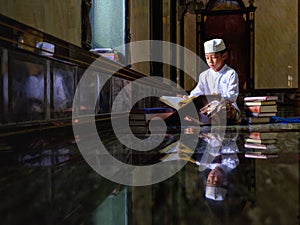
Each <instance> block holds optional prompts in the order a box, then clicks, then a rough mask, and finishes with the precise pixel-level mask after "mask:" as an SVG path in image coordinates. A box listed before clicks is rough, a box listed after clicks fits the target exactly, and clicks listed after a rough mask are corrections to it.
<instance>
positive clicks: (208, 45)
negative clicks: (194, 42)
mask: <svg viewBox="0 0 300 225" xmlns="http://www.w3.org/2000/svg"><path fill="white" fill-rule="evenodd" d="M224 49H226V46H225V43H224V41H223V40H222V39H212V40H210V41H206V42H205V43H204V53H213V52H220V51H223V50H224Z"/></svg>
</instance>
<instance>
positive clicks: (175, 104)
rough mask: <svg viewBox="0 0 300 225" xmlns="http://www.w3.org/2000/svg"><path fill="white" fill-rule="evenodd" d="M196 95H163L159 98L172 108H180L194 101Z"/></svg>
mask: <svg viewBox="0 0 300 225" xmlns="http://www.w3.org/2000/svg"><path fill="white" fill-rule="evenodd" d="M194 98H196V97H194V96H193V97H191V98H182V97H178V96H162V97H160V98H159V100H160V101H161V102H163V103H165V104H167V105H168V106H171V107H172V108H174V109H176V110H179V109H180V108H181V107H183V106H184V105H186V104H187V103H189V102H192V101H193V99H194Z"/></svg>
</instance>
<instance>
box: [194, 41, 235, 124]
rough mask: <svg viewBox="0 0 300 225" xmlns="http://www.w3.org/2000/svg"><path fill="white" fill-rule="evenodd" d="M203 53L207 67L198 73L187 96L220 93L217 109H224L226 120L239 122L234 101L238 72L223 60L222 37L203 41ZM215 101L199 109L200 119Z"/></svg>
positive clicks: (224, 49)
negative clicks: (196, 80)
mask: <svg viewBox="0 0 300 225" xmlns="http://www.w3.org/2000/svg"><path fill="white" fill-rule="evenodd" d="M204 53H205V59H206V63H207V64H208V66H209V69H207V70H205V71H204V72H202V73H201V74H200V75H199V81H198V84H197V86H196V87H195V88H194V89H193V90H192V91H191V93H190V95H189V96H188V97H192V96H195V97H197V96H199V95H212V94H220V95H221V97H222V100H223V101H222V103H221V104H220V105H219V106H218V111H220V110H225V109H226V113H227V122H228V123H239V122H240V110H239V108H238V106H237V103H236V100H237V97H238V94H239V82H238V74H237V73H236V71H235V70H234V69H232V68H231V67H229V66H227V65H226V62H225V60H226V58H227V55H228V53H227V49H226V46H225V43H224V41H223V40H222V39H212V40H209V41H207V42H205V43H204ZM215 103H216V102H212V103H210V104H208V105H207V107H205V108H204V109H203V110H201V111H200V121H201V117H202V116H203V115H204V116H205V115H207V114H208V112H209V111H211V110H212V109H211V107H213V105H215ZM217 104H218V103H217ZM201 114H202V115H201Z"/></svg>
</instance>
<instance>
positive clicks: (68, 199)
mask: <svg viewBox="0 0 300 225" xmlns="http://www.w3.org/2000/svg"><path fill="white" fill-rule="evenodd" d="M183 129H184V130H183V133H184V135H192V137H195V134H196V136H197V138H196V139H195V138H193V141H194V142H195V143H196V148H195V149H194V150H195V151H194V150H193V149H190V148H189V146H193V144H192V143H181V142H180V135H179V134H180V132H181V131H182V130H180V131H177V132H174V131H173V132H171V133H169V134H167V135H164V138H163V142H162V143H161V144H160V145H159V146H158V147H157V148H155V149H153V150H152V151H150V152H137V151H133V150H132V149H130V148H127V147H124V146H123V145H122V144H121V143H120V142H119V141H118V140H117V138H116V137H115V136H114V135H112V131H109V130H105V131H104V130H103V131H102V132H101V131H100V132H99V134H100V137H101V139H102V140H103V143H104V144H105V147H106V148H107V149H109V150H110V153H111V154H112V155H113V156H114V157H115V158H117V159H118V160H120V161H122V162H124V163H128V164H132V165H149V164H153V163H158V162H164V163H169V162H170V161H174V160H175V161H176V160H179V161H181V162H185V163H186V165H185V166H184V167H183V168H182V169H180V170H179V171H178V173H176V174H175V175H173V176H172V177H170V178H168V179H166V180H164V181H162V182H159V183H156V184H152V185H146V186H139V187H134V186H125V185H120V184H117V183H115V182H111V181H109V180H108V179H105V178H103V177H102V176H101V175H99V174H98V173H97V172H95V171H94V170H93V169H92V168H91V167H90V166H89V165H88V164H87V162H86V161H85V160H84V158H83V157H82V155H81V154H80V151H79V150H78V148H77V145H76V142H75V139H74V135H73V132H72V130H71V128H70V129H69V128H60V129H57V130H47V131H35V132H32V133H28V134H26V135H24V134H23V135H19V136H18V135H10V136H6V137H4V138H2V139H1V146H0V148H1V150H0V154H1V157H0V163H1V164H0V165H1V173H0V184H1V187H0V195H1V203H0V216H1V224H3V225H4V224H95V225H98V224H99V225H100V224H105V225H110V224H113V225H115V224H146V225H147V224H180V225H184V224H214V225H215V224H299V132H300V124H298V123H274V124H259V125H243V126H227V127H226V129H225V133H224V135H222V133H219V131H220V129H219V128H218V127H210V126H203V127H201V128H199V127H193V126H190V127H189V126H187V127H184V128H183ZM253 132H263V133H270V132H272V133H276V136H275V137H273V138H275V141H274V143H275V148H272V149H271V150H268V151H274V152H275V153H276V154H277V156H278V157H277V158H271V159H251V158H247V157H245V153H246V152H252V151H254V150H255V149H254V148H246V147H245V142H246V138H248V137H249V135H250V134H251V133H253ZM156 135H157V136H161V135H160V134H156ZM139 137H140V138H142V140H147V138H149V136H147V135H146V136H141V135H139ZM79 139H80V137H76V141H78V140H79ZM152 140H155V139H152ZM177 144H178V145H177ZM176 146H177V147H178V146H181V147H180V148H176ZM182 146H184V147H182ZM259 151H264V150H259ZM219 155H221V156H222V160H221V161H219V162H216V158H218V157H217V156H219ZM223 162H227V164H226V165H230V166H231V167H230V168H231V169H230V170H229V172H228V174H227V178H228V185H227V187H226V189H227V194H226V195H225V196H224V199H223V200H222V201H214V200H211V199H209V198H207V197H206V194H205V193H206V192H205V190H206V182H207V176H208V173H209V171H210V169H212V165H216V164H223ZM228 162H229V164H228ZM105 166H109V165H105Z"/></svg>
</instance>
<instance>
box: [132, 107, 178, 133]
mask: <svg viewBox="0 0 300 225" xmlns="http://www.w3.org/2000/svg"><path fill="white" fill-rule="evenodd" d="M173 113H174V110H173V109H172V108H164V107H162V108H160V107H158V108H135V109H132V110H131V111H130V113H129V126H130V128H131V130H132V132H133V133H147V132H148V124H149V121H150V120H152V119H155V118H161V119H163V120H164V119H166V118H168V117H169V116H170V115H172V114H173Z"/></svg>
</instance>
